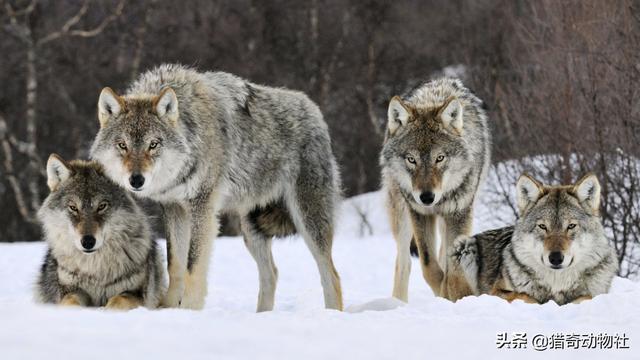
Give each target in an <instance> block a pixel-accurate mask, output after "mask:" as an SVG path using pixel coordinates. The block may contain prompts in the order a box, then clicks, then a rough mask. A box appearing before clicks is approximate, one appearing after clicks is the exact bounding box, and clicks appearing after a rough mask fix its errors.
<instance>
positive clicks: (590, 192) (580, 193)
mask: <svg viewBox="0 0 640 360" xmlns="http://www.w3.org/2000/svg"><path fill="white" fill-rule="evenodd" d="M573 191H574V192H575V193H576V196H577V197H578V200H580V202H586V203H587V204H588V205H589V206H590V207H591V209H593V210H595V211H598V210H599V209H600V182H599V181H598V178H597V177H596V176H595V175H593V174H587V175H585V176H584V177H583V178H582V179H580V180H578V182H577V183H576V184H575V185H573Z"/></svg>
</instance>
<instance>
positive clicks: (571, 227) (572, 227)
mask: <svg viewBox="0 0 640 360" xmlns="http://www.w3.org/2000/svg"><path fill="white" fill-rule="evenodd" d="M575 227H576V224H569V226H567V229H568V230H571V229H575Z"/></svg>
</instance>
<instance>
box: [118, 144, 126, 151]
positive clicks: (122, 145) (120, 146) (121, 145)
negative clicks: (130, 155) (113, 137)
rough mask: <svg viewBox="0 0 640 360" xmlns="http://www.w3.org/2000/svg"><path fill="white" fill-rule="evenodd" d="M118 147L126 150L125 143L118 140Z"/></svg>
mask: <svg viewBox="0 0 640 360" xmlns="http://www.w3.org/2000/svg"><path fill="white" fill-rule="evenodd" d="M118 148H120V150H127V144H125V143H123V142H119V143H118Z"/></svg>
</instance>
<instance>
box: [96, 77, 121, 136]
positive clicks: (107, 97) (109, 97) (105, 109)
mask: <svg viewBox="0 0 640 360" xmlns="http://www.w3.org/2000/svg"><path fill="white" fill-rule="evenodd" d="M123 107H124V100H123V99H122V98H121V97H120V96H118V94H116V93H115V91H113V90H111V88H109V87H106V88H104V89H102V92H101V93H100V98H99V99H98V120H100V127H104V126H105V125H106V124H107V122H108V121H109V119H110V118H111V117H112V116H116V115H118V114H119V113H120V111H122V108H123Z"/></svg>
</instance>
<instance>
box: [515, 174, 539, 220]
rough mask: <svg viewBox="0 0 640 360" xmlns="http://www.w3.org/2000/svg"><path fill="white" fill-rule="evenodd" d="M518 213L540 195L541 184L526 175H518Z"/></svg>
mask: <svg viewBox="0 0 640 360" xmlns="http://www.w3.org/2000/svg"><path fill="white" fill-rule="evenodd" d="M516 189H517V192H518V193H517V194H516V198H517V201H518V211H519V212H520V214H522V213H523V212H524V210H525V209H526V208H527V207H528V206H529V205H530V204H531V203H533V202H535V201H536V200H538V198H539V197H540V195H542V184H541V183H540V182H538V181H537V180H536V179H534V178H532V177H531V176H529V175H527V174H522V175H520V178H519V179H518V183H517V184H516Z"/></svg>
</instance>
